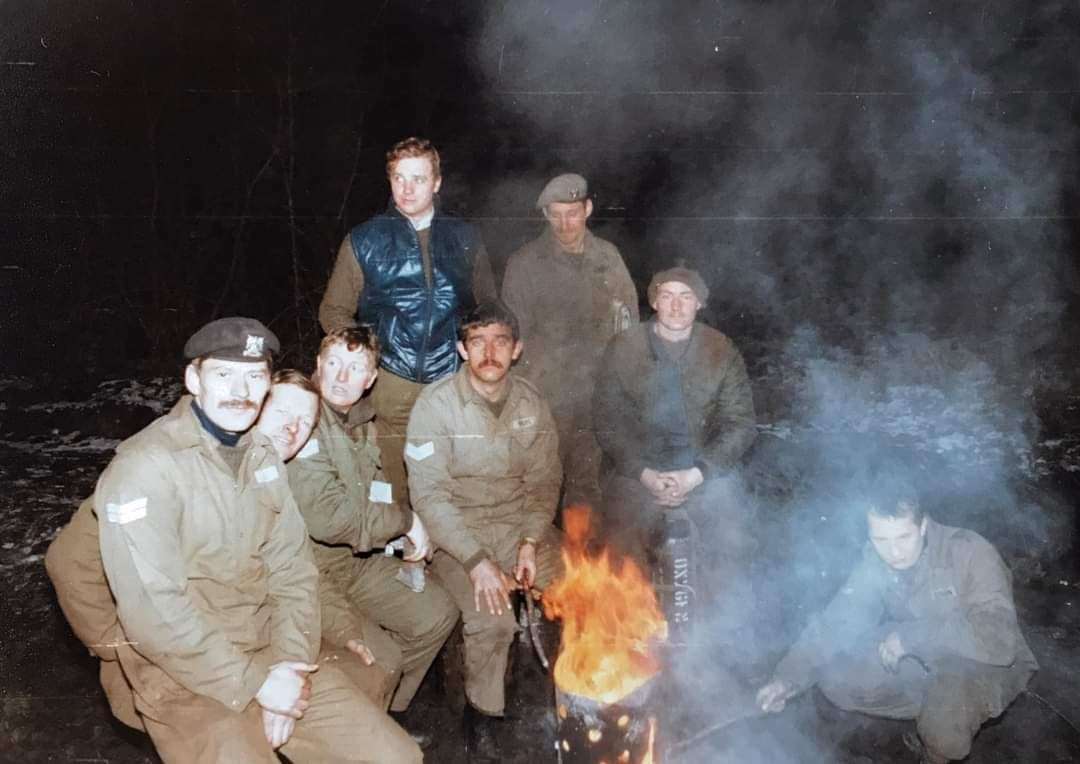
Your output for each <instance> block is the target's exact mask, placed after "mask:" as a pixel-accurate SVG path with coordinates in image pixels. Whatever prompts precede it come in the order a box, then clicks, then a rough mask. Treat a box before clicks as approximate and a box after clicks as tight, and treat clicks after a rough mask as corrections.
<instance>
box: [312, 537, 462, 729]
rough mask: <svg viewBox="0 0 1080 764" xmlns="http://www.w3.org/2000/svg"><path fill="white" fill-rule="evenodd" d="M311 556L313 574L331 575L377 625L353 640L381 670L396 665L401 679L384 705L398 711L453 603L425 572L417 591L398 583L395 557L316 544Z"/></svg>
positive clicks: (437, 643)
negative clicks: (315, 567) (315, 570)
mask: <svg viewBox="0 0 1080 764" xmlns="http://www.w3.org/2000/svg"><path fill="white" fill-rule="evenodd" d="M315 556H316V561H317V562H318V564H319V574H320V575H322V576H326V577H329V578H331V579H333V580H334V581H335V582H336V583H337V585H338V586H340V587H341V589H342V591H343V592H344V593H345V597H346V599H347V600H348V602H349V604H350V605H351V606H352V607H354V608H355V609H356V611H357V612H358V613H360V614H361V615H363V616H364V617H365V618H367V619H369V620H370V621H371V622H374V623H375V624H377V625H378V627H379V628H378V629H365V630H364V634H362V635H358V636H357V638H358V639H361V641H363V642H364V644H365V646H366V647H367V648H368V649H370V650H371V652H372V653H373V654H374V655H375V661H376V663H378V664H379V665H380V666H382V667H383V668H384V669H385V670H388V671H393V670H394V668H395V667H400V671H401V681H400V683H398V685H397V689H396V691H395V692H394V695H393V699H392V700H391V703H390V708H391V710H393V711H404V710H405V709H406V708H408V707H409V703H410V702H412V699H413V696H414V695H416V691H417V690H418V689H419V688H420V683H421V682H422V681H423V679H424V676H425V675H426V674H427V671H428V668H430V667H431V664H432V662H433V661H434V660H435V657H436V656H437V655H438V654H439V650H440V649H442V646H443V643H445V642H446V640H447V638H448V637H449V636H450V632H452V631H453V630H454V626H455V625H456V624H457V620H458V608H457V605H455V604H454V600H453V599H452V598H451V596H450V595H449V594H448V593H447V592H446V590H445V589H443V587H442V586H441V585H440V584H439V582H438V581H434V580H432V577H431V576H428V580H427V584H426V586H425V587H424V591H422V592H414V591H412V590H411V589H409V588H408V587H407V586H405V585H404V584H403V583H401V582H400V581H398V580H397V579H396V578H395V576H396V575H397V573H398V571H399V570H400V569H401V566H402V562H401V560H399V559H397V558H396V557H386V556H384V555H381V554H372V555H369V556H354V555H353V554H352V553H351V552H350V550H349V549H348V548H347V547H334V548H332V549H328V548H326V547H321V548H318V549H316V553H315Z"/></svg>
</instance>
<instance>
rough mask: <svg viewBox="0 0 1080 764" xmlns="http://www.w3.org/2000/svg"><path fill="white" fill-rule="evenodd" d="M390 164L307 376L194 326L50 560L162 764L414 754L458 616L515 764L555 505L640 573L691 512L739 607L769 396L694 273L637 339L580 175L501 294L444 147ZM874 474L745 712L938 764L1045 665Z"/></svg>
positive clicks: (997, 565) (336, 287) (472, 699)
mask: <svg viewBox="0 0 1080 764" xmlns="http://www.w3.org/2000/svg"><path fill="white" fill-rule="evenodd" d="M386 172H387V178H388V181H389V185H390V191H391V197H392V198H391V201H390V204H389V206H388V208H387V210H386V212H384V213H383V214H380V215H376V216H375V217H373V218H372V219H370V220H368V221H367V222H365V223H363V224H361V225H358V226H356V227H355V228H353V229H352V230H351V231H350V232H349V234H348V236H347V237H346V238H345V241H344V242H343V243H342V245H341V248H340V250H339V253H338V257H337V260H336V262H335V264H334V268H333V271H332V274H331V277H330V281H329V283H328V285H327V289H326V293H325V295H324V298H323V302H322V304H321V306H320V310H319V320H320V323H321V324H322V327H323V329H324V330H325V332H326V335H325V338H324V339H323V341H322V344H321V345H320V347H319V350H318V353H317V356H316V358H315V360H314V371H313V373H311V374H310V375H307V374H303V373H301V372H299V371H296V370H291V369H285V370H279V371H277V372H276V373H274V372H272V369H271V363H272V358H273V355H274V354H275V353H277V352H279V350H280V348H279V343H278V340H277V338H276V337H275V336H274V335H273V333H272V332H270V330H269V329H267V328H266V327H265V326H264V325H262V324H261V323H259V322H258V321H256V320H254V319H248V318H239V317H237V318H225V319H218V320H216V321H213V322H211V323H209V324H207V325H206V326H204V327H203V328H201V329H200V330H199V331H198V332H196V333H195V334H194V335H193V336H192V337H191V338H190V340H189V341H188V342H187V345H186V346H185V348H184V354H185V357H186V360H187V366H186V368H185V370H184V385H185V387H186V390H187V393H188V394H187V395H185V396H184V397H183V398H182V399H181V400H180V402H179V403H177V404H176V405H175V407H174V408H173V409H172V411H170V412H169V413H168V414H166V415H165V416H163V417H161V418H159V419H158V420H156V421H154V422H153V423H152V424H150V425H149V426H148V427H146V428H145V429H143V430H142V431H140V432H139V433H137V434H136V435H134V436H133V437H131V438H129V439H127V440H126V441H124V442H123V443H122V444H121V445H120V446H119V447H118V449H117V453H116V456H115V457H114V458H113V460H112V461H111V462H110V464H109V465H108V467H107V468H106V470H105V471H104V473H103V474H102V475H101V477H100V479H99V481H98V483H97V486H96V488H95V491H94V494H93V496H92V497H90V498H89V499H87V500H86V502H84V503H83V505H82V506H81V507H80V508H79V510H78V511H77V512H76V513H75V515H74V517H73V519H72V521H71V523H70V524H69V525H68V526H67V527H66V528H65V529H64V530H63V531H62V532H61V533H60V535H59V536H58V537H57V539H56V540H55V541H54V542H53V544H52V546H51V547H50V549H49V552H48V554H47V556H46V566H47V569H48V572H49V575H50V577H51V578H52V580H53V583H54V585H55V588H56V590H57V595H58V599H59V601H60V604H61V607H62V609H63V611H64V613H65V615H66V616H67V618H68V620H69V622H70V623H71V626H72V628H73V630H74V632H75V633H76V635H77V636H78V637H79V638H80V639H81V640H82V641H83V642H84V643H85V644H86V645H87V646H88V647H89V648H90V650H91V652H92V653H93V654H94V655H96V656H97V657H98V658H100V660H101V681H102V685H103V687H104V688H105V691H106V695H107V696H108V699H109V702H110V706H111V708H112V710H113V713H114V714H115V715H116V716H117V718H119V719H120V720H121V721H123V722H125V723H126V724H128V725H130V726H132V727H135V728H137V729H140V730H143V731H145V732H146V733H148V734H149V736H150V738H151V739H152V741H153V743H154V745H155V747H156V748H157V750H158V752H159V754H160V756H161V757H162V759H164V760H165V761H176V762H191V761H244V762H247V761H275V760H276V754H275V750H281V751H282V752H283V753H284V754H285V755H287V756H288V758H289V759H290V760H292V761H295V762H301V761H318V762H324V761H343V762H344V761H376V762H399V761H402V762H407V761H420V760H422V752H421V746H422V745H424V744H425V742H426V741H425V740H424V739H423V738H424V736H423V735H422V734H420V733H419V732H416V731H414V732H413V733H412V734H410V733H408V732H406V731H405V730H404V729H403V727H402V726H400V724H399V722H400V721H401V720H402V717H401V714H402V713H403V712H404V711H405V710H406V709H407V708H408V707H409V704H410V702H411V701H412V699H413V697H414V695H415V694H416V692H417V690H418V688H419V687H420V684H421V682H422V681H423V679H424V677H425V675H426V674H427V672H428V669H429V668H430V666H431V665H432V663H433V661H434V660H435V658H436V656H437V655H438V654H439V652H440V650H441V649H442V648H443V645H444V643H445V642H446V641H447V639H448V637H449V636H450V635H451V633H452V632H453V631H454V629H455V627H456V626H457V624H458V623H459V621H460V623H461V624H462V627H461V631H462V644H463V656H462V664H463V665H462V668H461V670H462V674H463V678H464V684H465V696H466V704H465V733H466V735H465V738H466V745H467V748H468V751H469V754H470V757H471V758H472V760H476V761H489V760H490V761H495V760H498V759H499V756H500V755H499V731H500V723H501V722H500V717H502V716H503V714H504V712H505V705H506V701H505V692H506V690H505V676H506V673H507V661H508V653H509V649H510V645H511V643H512V641H513V639H514V636H515V633H516V632H517V630H518V628H519V626H518V620H517V618H516V617H515V615H514V608H513V598H514V596H516V595H515V591H517V592H520V594H521V596H523V597H533V596H542V592H543V589H544V588H545V586H546V585H547V584H548V583H549V582H551V581H552V580H553V579H554V578H555V577H556V576H557V575H558V573H559V569H560V565H561V557H560V548H561V544H560V531H559V529H558V527H557V525H558V511H559V508H560V506H566V505H569V504H578V503H586V504H589V505H590V506H593V507H595V508H597V510H598V522H600V527H601V533H602V534H603V537H604V538H605V540H606V541H608V542H609V543H611V544H614V545H615V546H616V547H618V548H619V549H620V550H621V551H623V552H625V553H626V554H629V555H634V556H636V557H638V558H640V559H641V560H642V561H643V562H644V563H645V564H649V563H650V562H651V560H652V558H653V552H654V549H653V546H654V545H655V539H656V538H657V535H658V534H662V533H663V529H664V527H665V524H666V523H668V522H670V520H671V518H673V517H679V518H680V519H681V520H683V521H688V522H689V524H690V525H691V527H693V528H694V531H695V537H696V539H697V540H698V547H699V549H701V550H702V551H703V552H704V554H703V555H702V559H701V564H702V565H703V566H707V567H708V568H709V570H710V571H711V576H710V578H711V580H717V581H721V582H726V583H725V584H724V586H725V587H727V586H729V585H731V582H733V581H735V580H736V579H738V578H739V577H740V576H743V575H744V574H745V570H746V567H747V563H748V561H749V559H750V558H751V557H752V555H753V548H754V545H753V541H752V537H753V534H752V532H751V531H752V529H751V527H750V518H749V512H748V511H747V510H746V507H745V506H744V503H743V502H741V501H739V499H738V496H739V495H740V494H739V491H738V488H737V486H738V482H739V477H738V464H739V461H740V458H741V457H742V456H743V454H744V452H745V451H746V450H747V449H748V448H749V446H750V444H751V443H752V441H753V440H754V435H755V432H756V430H755V414H754V406H753V398H752V394H751V390H750V383H749V380H748V377H747V373H746V369H745V366H744V363H743V360H742V357H741V355H740V354H739V351H738V349H737V348H736V347H735V345H734V344H733V343H732V341H731V340H730V339H729V338H727V337H726V336H725V335H723V334H721V333H720V332H719V331H717V330H715V329H713V328H710V327H708V326H705V325H704V324H702V323H701V322H699V321H698V320H697V314H698V311H699V310H700V309H701V308H702V307H703V306H704V305H705V303H706V301H707V300H708V287H707V286H706V284H705V282H704V280H703V279H702V278H701V276H700V275H699V274H698V273H696V272H695V271H693V270H689V269H686V268H683V267H674V268H669V269H666V270H662V271H659V272H657V273H656V274H654V275H653V277H652V279H651V281H650V283H649V286H648V290H647V297H648V303H649V305H650V306H651V308H652V309H653V311H654V313H655V315H654V316H653V317H652V318H651V319H650V320H648V321H644V322H642V321H639V316H638V298H637V291H636V289H635V286H634V284H633V282H632V281H631V279H630V276H629V273H628V271H627V268H626V266H625V264H624V262H623V260H622V257H621V255H620V253H619V251H618V250H617V249H616V248H615V247H614V246H613V245H612V244H611V243H609V242H607V241H604V240H603V239H600V238H598V237H596V236H594V235H593V234H592V233H591V232H590V231H589V228H588V221H589V218H590V216H591V214H592V212H593V202H592V199H591V198H590V195H589V191H588V186H587V183H586V181H585V179H584V178H582V177H581V176H580V175H576V174H566V175H560V176H557V177H555V178H553V179H552V180H551V181H550V182H549V183H548V184H547V185H546V186H545V187H544V188H543V190H542V191H541V193H540V195H539V197H538V199H537V203H536V206H537V208H538V210H540V212H541V213H542V214H543V216H544V218H545V221H546V224H545V226H544V230H543V233H542V234H541V235H540V237H539V238H537V239H536V240H534V241H532V242H530V243H528V244H526V245H525V246H524V247H523V248H522V249H521V250H519V251H518V252H516V253H514V254H513V255H512V256H511V257H510V259H509V262H508V265H507V269H506V274H505V278H504V280H503V285H502V290H501V299H500V298H499V297H498V296H497V295H496V288H495V281H494V278H493V276H492V270H491V267H490V263H489V261H488V257H487V253H486V251H485V249H484V247H483V244H482V242H481V240H480V237H479V236H478V234H477V233H476V231H475V229H474V228H473V227H472V226H470V225H469V224H468V223H466V222H465V221H463V220H461V219H458V218H454V217H452V216H450V215H447V214H445V213H444V212H443V211H442V210H441V209H439V208H438V205H437V193H438V191H439V188H440V185H441V183H442V177H441V173H440V165H439V154H438V152H437V151H436V150H435V148H434V147H433V146H432V145H431V144H430V143H429V142H428V141H425V140H422V139H417V138H409V139H406V140H404V141H401V142H400V143H398V144H396V145H395V146H394V147H393V148H392V149H391V150H390V151H389V152H388V154H387V163H386ZM512 369H513V371H512ZM887 484H888V481H882V482H881V483H880V484H879V488H881V489H882V490H878V491H877V492H871V494H868V496H867V499H866V504H865V509H866V511H867V513H868V529H869V543H868V547H867V550H868V551H867V554H866V556H865V558H864V560H863V562H862V563H861V565H860V566H859V568H858V569H857V570H856V571H855V572H854V573H853V574H852V578H851V580H850V581H849V582H848V584H847V585H846V586H845V588H844V589H842V590H841V593H840V594H838V595H837V598H836V600H835V601H834V602H833V603H832V604H830V606H829V607H828V608H827V609H826V611H825V612H824V613H823V614H822V616H821V617H820V618H817V619H814V620H812V621H811V624H810V625H809V626H808V627H807V630H806V632H805V633H804V635H803V636H802V637H801V638H800V640H799V642H798V643H797V644H796V646H795V647H794V648H792V651H791V652H790V653H789V655H788V656H787V657H785V659H784V660H783V661H782V662H781V663H780V665H779V666H778V667H777V670H776V674H775V678H774V680H773V681H771V682H770V683H769V684H767V685H766V686H765V687H763V688H762V689H761V691H760V693H759V702H760V703H761V705H762V708H763V709H765V710H770V711H775V710H780V709H781V708H783V706H784V703H785V702H786V701H787V700H788V699H789V698H791V697H792V696H794V695H795V694H796V693H797V692H799V691H801V690H804V689H806V688H807V687H809V686H810V685H812V684H814V683H818V684H819V686H820V687H821V689H822V691H823V692H824V693H825V695H826V696H827V697H828V698H830V699H831V700H833V701H834V702H835V703H836V704H837V705H840V706H841V707H842V708H852V709H858V710H864V711H867V712H869V713H876V714H880V715H885V716H894V717H899V718H916V719H918V725H917V732H918V734H917V735H916V736H914V738H913V742H914V743H917V747H918V748H919V749H920V752H921V753H920V755H921V756H923V758H924V759H925V760H928V761H943V760H947V759H949V758H962V757H963V756H964V755H966V753H967V746H969V745H970V742H971V738H972V737H973V736H974V734H975V732H977V730H978V728H979V726H980V725H981V724H982V722H983V721H985V720H986V719H987V718H988V717H990V716H993V715H996V714H999V713H1001V712H1002V710H1004V708H1005V706H1007V705H1008V703H1009V702H1011V700H1012V699H1013V697H1015V695H1016V694H1017V693H1018V692H1019V691H1020V690H1021V689H1023V686H1024V684H1025V683H1026V681H1027V679H1028V677H1029V676H1030V674H1031V673H1032V671H1033V669H1034V659H1033V658H1032V657H1031V653H1030V651H1029V650H1028V649H1027V646H1026V644H1025V643H1024V641H1023V637H1022V636H1021V635H1020V633H1019V630H1018V628H1017V626H1016V616H1015V610H1014V608H1013V605H1012V596H1011V591H1010V589H1009V579H1008V571H1007V569H1006V568H1005V567H1004V565H1003V563H1002V562H1001V560H1000V557H998V556H997V553H996V552H995V551H994V550H993V548H992V547H991V546H990V545H989V544H988V543H987V542H985V541H984V540H982V539H981V537H978V536H977V535H976V534H974V533H971V532H970V531H963V530H959V529H953V528H948V527H946V526H941V525H938V524H936V523H934V522H933V521H932V520H930V518H928V517H926V516H925V515H924V514H923V512H922V510H921V508H920V506H919V504H918V500H917V496H915V495H914V493H913V492H911V491H906V492H905V491H899V492H898V491H895V490H894V491H893V492H892V493H888V492H887V491H885V492H883V491H884V488H885V487H887ZM395 549H398V550H400V552H397V553H394V552H395ZM399 554H400V557H399ZM718 599H720V598H718ZM886 625H889V626H888V627H887V626H886ZM878 632H880V636H879V637H873V636H872V635H874V634H878ZM838 635H851V636H852V640H851V644H848V643H846V642H845V641H844V640H843V639H840V638H839V637H838ZM867 646H869V647H870V648H872V649H869V651H868V650H867ZM907 658H912V660H906V659H907Z"/></svg>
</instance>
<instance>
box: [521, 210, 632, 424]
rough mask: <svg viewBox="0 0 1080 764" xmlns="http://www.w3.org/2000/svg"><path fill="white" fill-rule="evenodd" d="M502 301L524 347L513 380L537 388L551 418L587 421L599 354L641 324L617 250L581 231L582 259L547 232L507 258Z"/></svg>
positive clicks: (627, 277) (611, 245)
mask: <svg viewBox="0 0 1080 764" xmlns="http://www.w3.org/2000/svg"><path fill="white" fill-rule="evenodd" d="M502 299H503V302H505V303H506V305H507V306H508V307H509V308H510V309H511V310H512V311H513V312H514V315H515V316H517V319H518V323H519V324H520V327H521V339H522V342H523V343H524V346H525V349H524V351H523V353H522V356H521V359H520V360H519V362H518V365H517V366H516V367H515V370H516V371H517V373H518V374H520V375H521V376H523V377H525V378H526V379H529V380H530V381H532V382H533V383H535V384H536V386H537V387H539V388H540V391H541V392H542V394H543V395H544V396H545V398H546V399H547V401H548V403H549V404H550V405H551V408H552V411H553V412H554V413H555V416H557V417H560V416H572V415H579V416H583V417H586V418H587V417H588V407H589V399H590V396H591V395H592V385H593V381H594V379H595V378H596V371H597V365H598V363H599V360H600V355H601V354H602V353H603V351H604V347H605V346H606V345H607V343H608V341H609V340H610V339H611V338H612V337H614V336H615V335H616V334H618V333H619V332H621V331H623V330H625V329H628V328H629V327H631V326H633V325H634V324H636V323H637V322H638V296H637V290H636V288H635V287H634V282H633V281H632V280H631V279H630V274H629V272H627V270H626V265H625V264H624V263H623V259H622V255H620V254H619V250H618V249H616V247H615V245H613V244H612V243H611V242H608V241H605V240H604V239H600V238H598V237H596V236H594V235H593V234H592V233H591V232H589V231H586V233H585V249H584V251H583V252H582V253H580V254H575V253H570V252H566V251H564V250H563V249H562V247H560V246H559V243H558V241H557V240H556V239H555V237H554V236H553V235H552V233H551V229H550V228H548V227H547V226H545V229H544V233H543V234H541V235H540V236H539V237H538V238H536V239H534V240H533V241H531V242H529V243H528V244H526V245H525V246H524V247H522V248H521V249H519V250H518V251H517V252H515V253H514V254H513V255H511V256H510V260H509V262H508V263H507V265H506V275H505V276H504V278H503V286H502ZM575 402H576V403H577V404H578V405H576V406H575V405H574V403H575ZM588 425H589V423H588V421H585V422H583V423H582V426H585V427H587V426H588Z"/></svg>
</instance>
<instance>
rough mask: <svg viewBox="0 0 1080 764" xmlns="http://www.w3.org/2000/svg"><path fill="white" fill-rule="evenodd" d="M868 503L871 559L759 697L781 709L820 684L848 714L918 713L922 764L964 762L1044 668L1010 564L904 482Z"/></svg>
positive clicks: (879, 489) (910, 740)
mask: <svg viewBox="0 0 1080 764" xmlns="http://www.w3.org/2000/svg"><path fill="white" fill-rule="evenodd" d="M862 505H863V507H864V508H865V509H864V511H865V512H866V521H867V531H868V536H869V542H868V543H867V544H866V547H865V549H864V550H863V556H862V561H861V562H860V563H859V564H858V565H857V566H856V568H855V569H854V571H852V573H851V575H850V576H849V577H848V580H847V582H846V583H845V584H844V585H843V586H842V587H841V588H840V591H839V592H838V593H837V594H836V596H835V597H834V598H833V600H832V602H830V603H829V605H828V607H826V608H825V610H824V611H823V612H822V613H820V614H818V615H817V616H815V617H813V618H812V619H811V620H810V623H809V624H808V625H807V627H806V629H805V630H804V631H803V633H802V635H801V636H800V637H799V639H798V641H797V642H796V643H795V645H794V646H793V647H792V648H791V649H790V650H789V651H788V653H787V655H786V656H784V658H783V660H781V661H780V663H779V664H778V665H777V667H776V670H775V672H774V673H773V678H772V681H770V682H769V684H767V685H765V686H764V687H762V688H761V689H760V690H759V691H758V694H757V700H758V703H759V705H760V706H761V708H762V709H763V710H765V711H771V712H778V711H781V710H783V708H784V705H785V703H786V702H787V701H788V700H789V699H790V698H792V697H794V696H795V695H797V694H799V693H801V692H803V691H804V690H806V689H808V688H809V687H811V686H812V685H814V684H816V685H817V686H818V689H820V690H821V692H822V693H823V694H824V695H825V697H826V698H828V699H829V700H830V701H831V702H832V703H833V704H835V705H836V706H838V707H839V708H841V709H844V710H846V711H859V712H862V713H865V714H870V715H872V716H884V717H888V718H890V719H914V720H915V728H916V732H915V733H911V732H908V733H906V734H905V735H904V742H905V743H907V744H908V746H909V747H910V748H912V749H913V750H916V751H918V752H919V754H920V761H923V762H934V763H935V764H936V763H939V762H946V761H950V760H954V759H963V758H965V757H966V756H967V755H968V752H969V751H970V749H971V741H972V738H974V736H975V734H976V733H977V732H978V731H979V728H980V727H981V726H982V724H983V722H985V721H986V720H987V719H990V718H993V717H996V716H998V715H1000V714H1001V713H1002V712H1004V710H1005V709H1006V708H1007V707H1008V706H1009V704H1010V703H1012V701H1013V700H1014V699H1015V698H1016V696H1017V695H1018V694H1019V693H1020V692H1021V691H1022V690H1023V689H1024V688H1025V687H1026V686H1027V683H1028V680H1029V679H1030V678H1031V675H1032V674H1033V673H1034V672H1035V670H1036V668H1037V665H1036V663H1035V657H1034V656H1033V655H1032V653H1031V650H1030V649H1029V648H1028V645H1027V642H1025V641H1024V637H1023V635H1022V634H1021V632H1020V627H1019V625H1018V623H1017V620H1016V608H1015V606H1014V604H1013V597H1012V580H1011V575H1010V573H1009V569H1008V568H1007V567H1006V566H1005V563H1004V562H1003V561H1002V559H1001V557H1000V555H998V553H997V550H996V549H994V547H993V546H991V545H990V543H989V542H988V541H986V539H984V538H982V537H981V536H980V535H979V534H977V533H974V532H973V531H969V530H964V529H962V528H950V527H949V526H947V525H939V524H938V523H936V522H934V520H932V519H931V518H930V517H929V516H927V515H926V514H925V513H924V512H923V509H922V507H921V506H920V504H919V500H918V496H917V494H916V492H915V491H914V490H913V489H912V488H911V487H910V486H908V485H906V484H904V483H903V482H902V481H899V480H891V479H887V478H886V479H882V480H879V481H878V482H877V484H876V485H875V486H874V487H873V490H872V492H871V493H870V495H868V496H867V497H866V498H865V499H864V501H863V502H862Z"/></svg>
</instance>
